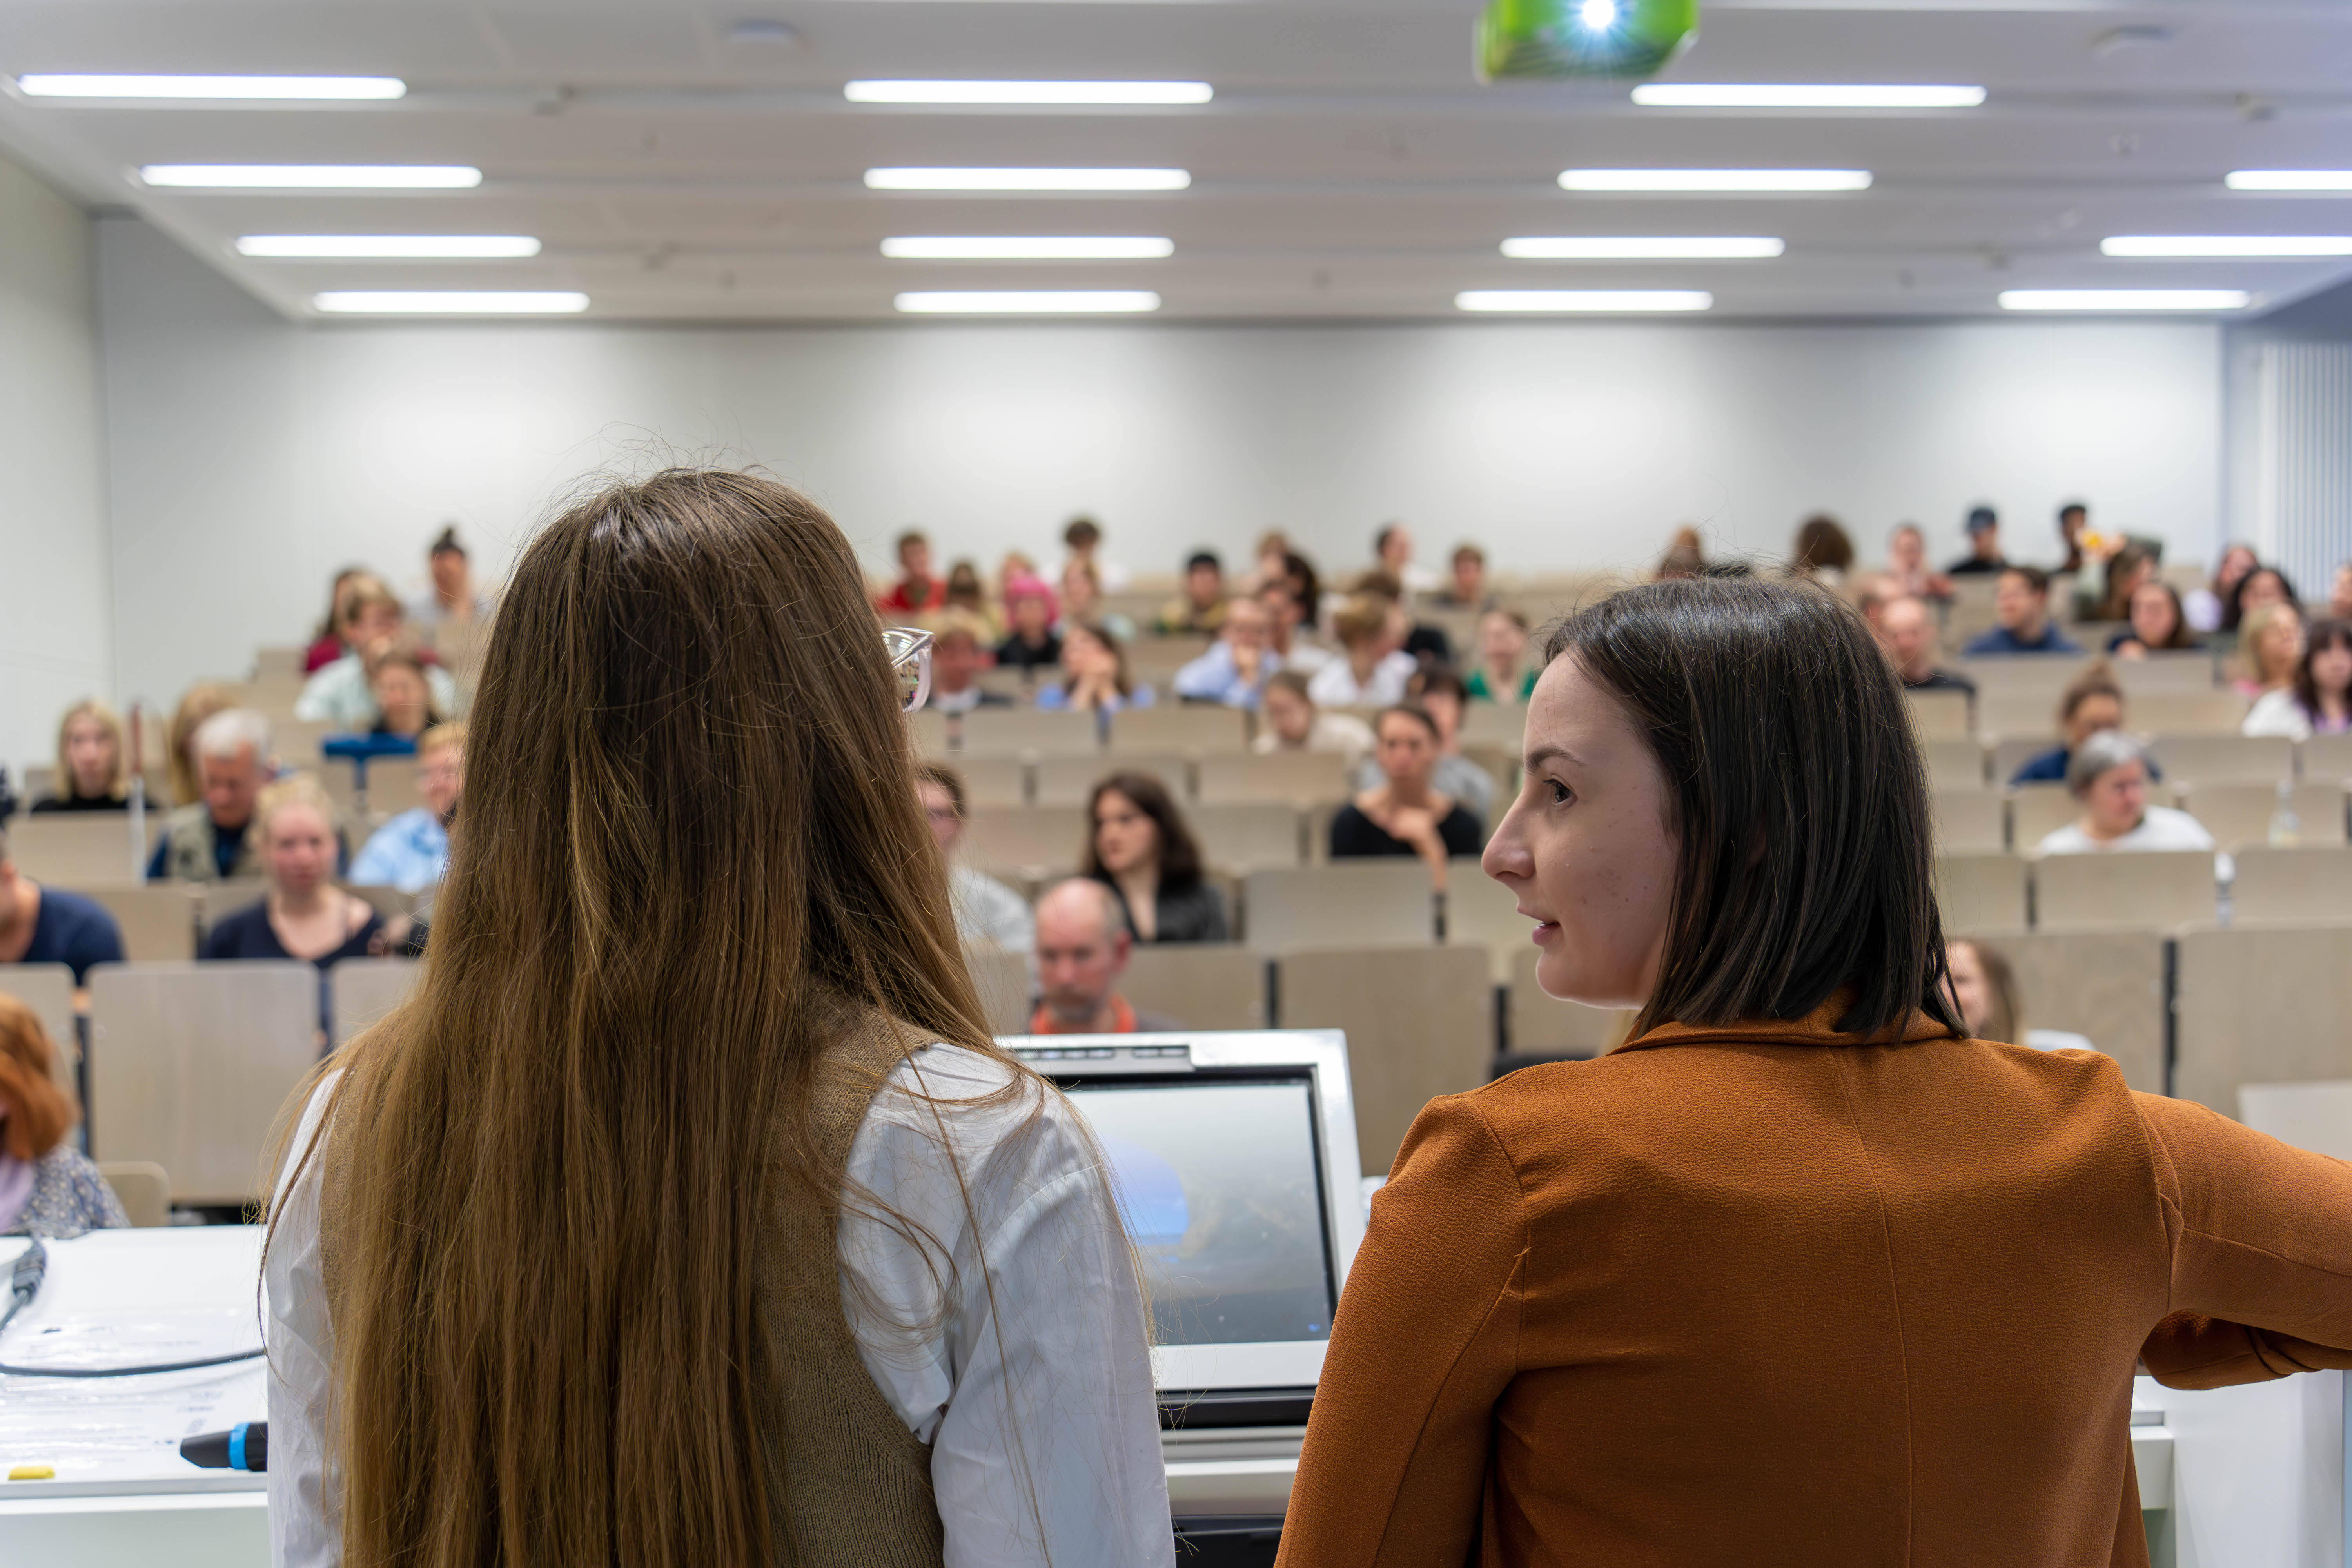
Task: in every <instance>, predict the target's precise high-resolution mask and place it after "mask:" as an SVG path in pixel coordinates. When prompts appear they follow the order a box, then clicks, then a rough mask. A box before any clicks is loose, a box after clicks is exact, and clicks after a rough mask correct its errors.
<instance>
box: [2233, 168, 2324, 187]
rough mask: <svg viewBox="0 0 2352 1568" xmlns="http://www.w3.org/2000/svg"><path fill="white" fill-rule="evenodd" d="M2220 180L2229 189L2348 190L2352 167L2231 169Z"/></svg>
mask: <svg viewBox="0 0 2352 1568" xmlns="http://www.w3.org/2000/svg"><path fill="white" fill-rule="evenodd" d="M2221 183H2222V184H2225V185H2227V186H2229V187H2230V188H2231V190H2233V191H2352V169H2232V170H2231V171H2230V173H2228V174H2224V175H2223V176H2221Z"/></svg>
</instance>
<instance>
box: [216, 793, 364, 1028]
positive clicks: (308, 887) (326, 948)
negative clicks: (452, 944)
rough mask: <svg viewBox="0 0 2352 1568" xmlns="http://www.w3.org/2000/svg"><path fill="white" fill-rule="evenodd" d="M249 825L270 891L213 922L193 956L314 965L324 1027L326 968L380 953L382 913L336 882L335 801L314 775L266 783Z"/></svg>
mask: <svg viewBox="0 0 2352 1568" xmlns="http://www.w3.org/2000/svg"><path fill="white" fill-rule="evenodd" d="M254 826H255V832H254V837H255V839H256V840H257V843H258V845H259V847H260V857H259V858H260V862H261V869H262V873H263V875H264V876H266V877H267V878H268V881H269V891H268V894H266V895H265V896H264V897H263V899H262V900H261V902H259V903H257V904H255V905H253V906H252V907H250V908H248V909H243V910H237V911H236V913H235V914H232V915H226V916H224V917H223V918H221V919H219V920H216V921H214V922H213V927H212V930H210V931H206V932H205V940H204V945H203V946H201V947H199V948H198V949H197V950H196V957H197V958H198V959H199V960H201V961H205V962H214V961H218V960H223V959H240V958H291V959H300V960H303V961H305V962H307V963H313V964H316V965H317V966H318V969H319V975H320V985H319V1013H320V1026H321V1027H326V1026H327V991H326V973H327V971H328V970H330V969H331V968H333V967H334V966H335V965H336V964H338V963H341V962H342V961H343V960H344V959H347V958H365V957H367V956H368V955H369V954H370V952H381V951H382V949H383V943H382V942H380V941H379V940H378V939H379V938H380V937H382V936H383V916H382V915H380V914H378V913H377V912H376V910H375V906H374V905H373V904H371V903H369V902H368V901H367V900H365V899H358V898H353V897H352V895H351V894H349V893H346V892H345V891H343V890H342V889H341V888H338V887H337V886H335V881H334V878H335V845H336V840H337V837H338V832H337V828H336V826H335V805H334V802H332V801H331V800H329V799H328V798H327V792H326V791H325V790H324V789H322V788H320V784H319V781H318V780H317V779H315V778H313V777H312V776H310V774H309V773H293V774H290V775H289V776H288V777H286V778H282V779H280V780H278V782H277V783H276V784H271V785H270V786H269V787H268V789H265V790H263V791H262V792H261V798H260V800H259V801H258V802H257V804H256V805H255V806H254Z"/></svg>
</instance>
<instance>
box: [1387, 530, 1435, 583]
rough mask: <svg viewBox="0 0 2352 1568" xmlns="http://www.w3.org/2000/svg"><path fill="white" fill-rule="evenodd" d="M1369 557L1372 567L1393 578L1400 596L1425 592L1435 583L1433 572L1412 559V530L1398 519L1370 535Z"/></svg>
mask: <svg viewBox="0 0 2352 1568" xmlns="http://www.w3.org/2000/svg"><path fill="white" fill-rule="evenodd" d="M1372 556H1373V559H1374V560H1375V561H1376V562H1377V563H1378V564H1376V565H1375V566H1374V567H1373V570H1374V571H1376V572H1381V573H1385V574H1387V575H1389V576H1391V577H1392V578H1394V579H1395V580H1396V584H1397V592H1398V593H1399V594H1400V595H1402V594H1426V593H1429V592H1430V591H1431V590H1433V589H1434V588H1435V587H1436V586H1437V574H1436V573H1434V572H1433V571H1431V570H1430V569H1429V568H1428V567H1426V566H1423V564H1421V563H1419V562H1417V561H1415V560H1414V559H1413V558H1412V530H1411V529H1409V528H1407V527H1406V526H1405V525H1404V524H1402V523H1401V522H1391V523H1390V524H1389V525H1387V526H1386V527H1385V528H1382V529H1381V531H1379V532H1378V533H1375V534H1374V535H1372Z"/></svg>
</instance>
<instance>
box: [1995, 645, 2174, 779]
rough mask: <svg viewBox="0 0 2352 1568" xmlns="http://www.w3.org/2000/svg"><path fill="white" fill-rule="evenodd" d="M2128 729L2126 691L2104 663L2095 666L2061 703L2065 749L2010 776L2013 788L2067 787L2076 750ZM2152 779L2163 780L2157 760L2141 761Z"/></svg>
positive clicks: (2060, 726) (2055, 749) (2060, 724)
mask: <svg viewBox="0 0 2352 1568" xmlns="http://www.w3.org/2000/svg"><path fill="white" fill-rule="evenodd" d="M2123 727H2124V689H2123V688H2122V687H2120V686H2118V685H2116V678H2115V676H2114V675H2113V674H2111V673H2109V671H2108V669H2107V668H2106V665H2105V662H2104V661H2102V662H2100V663H2097V664H2094V665H2093V666H2092V667H2091V668H2088V669H2086V670H2084V672H2083V673H2082V674H2081V675H2079V676H2077V677H2075V678H2074V684H2073V685H2071V686H2069V687H2067V688H2066V694H2065V695H2064V696H2063V697H2062V698H2060V699H2059V700H2058V732H2059V733H2060V734H2062V735H2063V736H2065V737H2066V743H2065V744H2064V745H2063V746H2053V747H2051V748H2050V750H2048V751H2046V752H2037V753H2036V754H2034V755H2033V756H2032V757H2029V758H2028V759H2026V762H2025V765H2024V766H2022V767H2021V768H2019V769H2018V770H2017V772H2016V773H2012V774H2011V775H2010V780H2009V782H2010V783H2011V784H2064V783H2065V782H2066V767H2067V764H2068V763H2072V762H2073V761H2074V749H2075V748H2076V747H2077V746H2080V745H2081V744H2082V743H2083V742H2085V741H2087V740H2089V739H2090V738H2091V737H2092V736H2094V735H2095V734H2097V733H2098V732H2099V731H2102V730H2120V729H2122V728H2123ZM2141 761H2142V765H2143V766H2145V767H2146V768H2147V776H2148V777H2149V778H2151V779H2158V778H2161V777H2163V776H2164V775H2163V773H2162V771H2161V770H2159V769H2158V767H2157V765H2156V759H2155V758H2154V757H2146V758H2143V759H2141Z"/></svg>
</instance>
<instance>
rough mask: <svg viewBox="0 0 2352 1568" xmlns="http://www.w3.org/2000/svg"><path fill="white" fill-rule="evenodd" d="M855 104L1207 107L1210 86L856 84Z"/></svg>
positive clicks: (851, 90) (851, 86) (846, 93)
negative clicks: (1195, 105)
mask: <svg viewBox="0 0 2352 1568" xmlns="http://www.w3.org/2000/svg"><path fill="white" fill-rule="evenodd" d="M841 95H842V96H843V97H844V98H845V99H847V100H849V101H850V102H852V103H1044V104H1055V103H1066V104H1134V103H1141V104H1170V103H1206V102H1208V101H1209V100H1211V99H1212V98H1214V97H1215V96H1216V90H1215V89H1213V88H1212V87H1211V86H1210V85H1209V84H1208V83H1207V82H1205V81H853V82H850V83H848V84H846V85H845V86H844V87H843V88H842V89H841Z"/></svg>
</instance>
